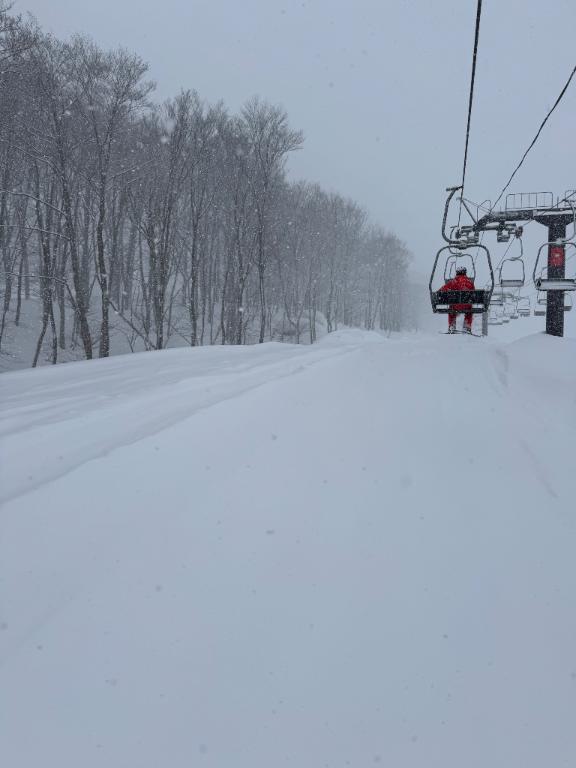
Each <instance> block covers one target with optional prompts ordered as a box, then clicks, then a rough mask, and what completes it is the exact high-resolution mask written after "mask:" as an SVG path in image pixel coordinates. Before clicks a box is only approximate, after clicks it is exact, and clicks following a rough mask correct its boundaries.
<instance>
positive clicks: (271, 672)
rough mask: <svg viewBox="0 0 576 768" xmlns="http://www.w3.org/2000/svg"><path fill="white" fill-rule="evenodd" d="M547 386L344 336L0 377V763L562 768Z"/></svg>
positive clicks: (557, 396) (489, 359)
mask: <svg viewBox="0 0 576 768" xmlns="http://www.w3.org/2000/svg"><path fill="white" fill-rule="evenodd" d="M294 374H298V375H294ZM575 383H576V341H573V340H570V339H565V340H563V341H560V340H555V339H548V338H544V337H541V336H533V337H529V338H526V339H523V340H521V341H518V342H515V343H513V344H499V343H496V342H494V341H491V340H489V341H486V340H482V339H469V338H461V337H457V338H454V337H448V336H446V337H443V336H442V337H438V335H437V334H434V335H433V336H428V337H426V336H417V335H416V336H404V337H393V338H391V339H384V338H382V337H380V336H378V335H377V334H370V333H360V332H342V333H337V334H333V335H332V336H331V337H328V338H327V339H326V340H325V341H323V342H322V343H320V344H319V345H317V346H314V347H307V348H297V347H291V346H282V345H275V344H271V345H264V346H263V347H254V348H238V349H235V348H234V349H226V348H224V349H222V348H216V349H214V348H211V349H196V350H191V351H187V350H174V351H169V352H166V353H150V354H143V355H136V356H131V357H125V358H113V359H110V360H106V361H97V362H93V363H89V364H70V365H66V366H61V367H57V368H55V369H42V370H38V371H32V372H30V371H29V372H18V373H14V374H9V375H6V376H3V377H2V378H1V379H0V386H1V387H2V389H3V392H4V397H3V398H2V400H3V408H4V410H5V413H4V421H3V426H2V429H3V430H4V431H3V432H2V434H3V437H2V470H1V481H2V492H3V493H4V494H5V503H4V505H3V508H2V512H1V514H0V524H1V532H2V536H1V537H0V584H1V590H2V601H1V603H0V709H1V710H2V712H3V715H2V718H0V743H2V745H3V747H2V751H3V755H4V758H3V759H4V760H5V761H6V764H7V765H9V766H10V768H32V767H33V766H37V765H47V766H51V765H54V766H56V765H57V766H58V767H59V768H77V766H79V765H81V766H82V768H104V767H106V768H190V766H194V767H196V766H200V768H204V767H206V768H230V767H231V766H234V768H271V767H272V766H273V768H280V767H281V766H297V768H321V767H323V766H330V767H331V768H337V767H338V768H339V767H340V766H342V768H344V767H345V766H353V767H354V768H356V767H358V768H360V767H361V766H368V765H378V764H380V765H384V766H393V768H419V766H422V767H423V768H424V767H425V768H462V766H466V768H486V766H490V768H542V766H544V765H546V766H551V768H562V767H563V766H570V768H572V766H573V765H574V760H575V758H576V727H575V726H576V723H575V716H574V713H575V712H576V654H575V652H574V647H575V644H574V638H575V637H576V589H575V587H576V566H575V565H574V562H575V561H574V551H575V546H576V530H575V526H574V511H575V509H576V504H574V501H575V494H574V488H573V481H572V476H573V468H572V465H573V461H572V455H573V446H574V438H575V437H576V396H575V392H576V386H575ZM551 392H553V394H554V396H553V397H551V396H550V395H551ZM61 451H65V453H63V454H62V455H63V456H64V458H63V459H62V460H60V459H59V458H58V457H59V453H60V452H61ZM60 461H62V462H63V464H64V469H62V467H60V464H59V462H60Z"/></svg>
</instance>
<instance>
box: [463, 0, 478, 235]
mask: <svg viewBox="0 0 576 768" xmlns="http://www.w3.org/2000/svg"><path fill="white" fill-rule="evenodd" d="M481 16H482V0H478V5H477V8H476V31H475V35H474V53H473V55H472V77H471V80H470V94H469V97H468V123H467V126H466V144H465V147H464V163H463V166H462V195H463V194H464V183H465V181H466V166H467V164H468V144H469V141H470V123H471V120H472V102H473V100H474V81H475V79H476V59H477V56H478V38H479V36H480V18H481ZM461 216H462V201H460V209H459V211H458V226H460V218H461Z"/></svg>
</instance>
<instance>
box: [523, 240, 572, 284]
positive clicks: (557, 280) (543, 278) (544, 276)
mask: <svg viewBox="0 0 576 768" xmlns="http://www.w3.org/2000/svg"><path fill="white" fill-rule="evenodd" d="M554 246H560V247H562V248H564V250H565V253H564V259H563V262H564V264H565V263H566V261H567V260H568V257H567V255H566V251H568V250H569V249H570V248H574V249H575V251H576V244H574V243H571V242H566V241H561V242H560V243H558V242H556V243H544V244H543V245H541V246H540V248H539V249H538V255H537V256H536V262H535V264H534V272H533V274H532V277H533V280H534V285H535V286H536V288H537V289H538V290H539V291H576V276H574V277H548V267H547V266H544V267H542V268H541V270H540V274H539V276H538V277H536V273H537V271H538V263H539V261H540V255H541V253H542V251H543V250H544V249H545V248H546V249H548V248H549V247H554ZM574 255H576V253H573V254H572V256H574Z"/></svg>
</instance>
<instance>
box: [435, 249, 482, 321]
mask: <svg viewBox="0 0 576 768" xmlns="http://www.w3.org/2000/svg"><path fill="white" fill-rule="evenodd" d="M453 247H454V245H446V246H444V247H443V248H440V250H439V251H438V253H437V254H436V258H435V260H434V267H433V268H432V274H431V275H430V283H429V286H428V288H429V292H430V301H431V303H432V311H433V312H439V313H443V314H447V313H448V312H450V311H451V307H452V306H454V305H455V304H470V305H471V309H470V310H468V311H470V312H471V313H472V314H482V313H483V312H486V311H487V310H488V306H489V304H490V298H491V296H492V291H493V290H494V273H493V271H492V262H491V260H490V252H489V251H488V249H487V248H486V246H484V245H474V246H472V247H473V248H476V249H478V250H479V251H480V252H483V253H484V254H485V255H486V260H487V262H488V267H489V269H490V276H491V283H490V284H489V287H488V288H486V289H475V290H473V291H439V290H438V291H435V290H434V288H433V284H434V278H435V276H436V271H437V268H438V261H439V259H440V256H442V255H443V253H444V252H445V251H448V250H452V249H453ZM461 247H463V246H461ZM464 247H465V246H464ZM464 256H467V257H468V258H470V259H471V260H472V263H473V264H474V263H475V260H474V259H473V257H472V255H471V254H470V253H463V254H462V257H464ZM445 269H446V266H445ZM474 276H475V271H474Z"/></svg>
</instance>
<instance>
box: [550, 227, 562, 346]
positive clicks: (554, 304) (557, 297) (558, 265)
mask: <svg viewBox="0 0 576 768" xmlns="http://www.w3.org/2000/svg"><path fill="white" fill-rule="evenodd" d="M565 237H566V225H565V224H563V223H562V222H554V223H551V224H550V225H549V227H548V241H549V243H550V245H549V246H548V276H549V277H550V278H552V279H557V278H563V277H565V276H566V248H565V247H564V245H563V244H556V243H557V241H558V240H560V239H563V238H565ZM547 293H548V296H547V302H546V333H547V334H549V335H550V336H564V291H548V292H547Z"/></svg>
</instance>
